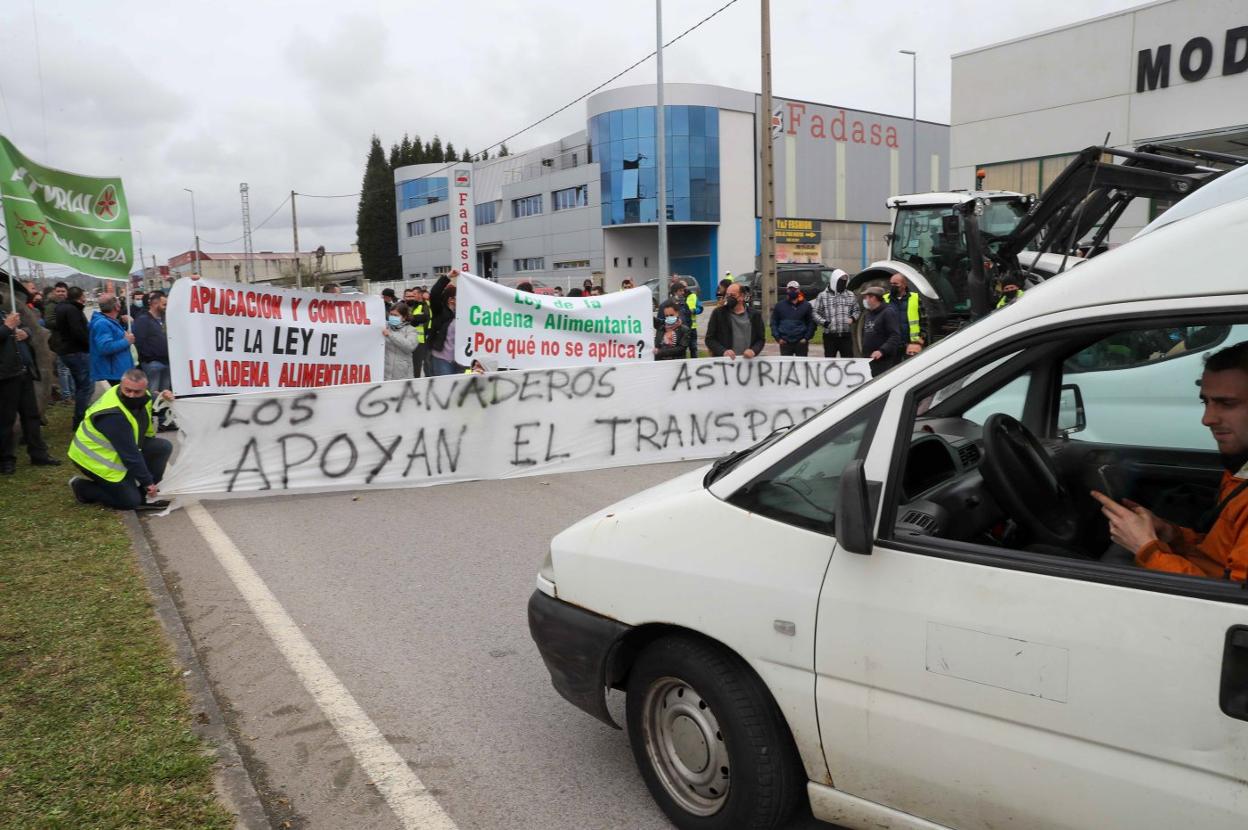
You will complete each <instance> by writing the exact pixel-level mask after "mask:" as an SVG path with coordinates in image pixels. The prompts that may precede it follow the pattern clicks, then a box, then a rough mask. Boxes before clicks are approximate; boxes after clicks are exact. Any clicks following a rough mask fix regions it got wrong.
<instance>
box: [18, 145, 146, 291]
mask: <svg viewBox="0 0 1248 830" xmlns="http://www.w3.org/2000/svg"><path fill="white" fill-rule="evenodd" d="M0 200H2V201H3V202H4V226H5V229H6V231H7V233H8V238H9V242H8V246H9V254H10V255H11V256H15V257H22V258H24V259H29V260H32V261H34V262H51V263H60V264H62V265H68V266H70V267H71V268H76V269H78V270H79V271H81V272H82V273H84V274H90V275H91V276H93V277H100V278H102V279H109V280H124V279H127V277H128V275H129V274H130V268H131V266H132V264H133V262H134V248H133V244H132V242H131V237H130V210H129V207H128V205H127V202H126V193H125V190H123V189H122V186H121V179H118V178H96V177H94V176H80V175H78V174H76V173H66V172H65V171H63V170H55V169H53V168H51V167H43V166H42V165H39V164H35V163H34V162H33V161H31V160H30V159H28V158H26V156H24V155H22V153H21V151H20V150H18V149H17V148H16V147H15V146H13V142H11V141H9V140H8V139H7V138H5V137H4V136H2V135H0Z"/></svg>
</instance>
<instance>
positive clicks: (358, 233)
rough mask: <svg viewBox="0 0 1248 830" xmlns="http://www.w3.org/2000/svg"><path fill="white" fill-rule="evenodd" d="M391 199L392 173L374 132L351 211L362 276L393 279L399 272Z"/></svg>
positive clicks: (397, 244) (397, 243)
mask: <svg viewBox="0 0 1248 830" xmlns="http://www.w3.org/2000/svg"><path fill="white" fill-rule="evenodd" d="M394 200H395V195H394V174H393V172H392V170H391V167H390V165H389V164H388V163H387V162H386V154H385V151H384V150H383V149H382V148H381V139H380V138H378V137H377V136H376V135H374V136H373V139H372V144H371V146H370V147H369V151H368V162H367V164H366V165H365V168H364V181H363V184H361V186H360V206H359V208H358V210H357V211H356V214H355V241H356V244H357V245H359V248H360V260H361V262H362V264H363V268H364V277H365V278H366V279H370V280H397V279H399V277H400V276H401V275H402V271H403V268H402V264H401V261H400V259H399V229H398V226H397V223H396V221H395V216H396V215H397V214H396V212H395V201H394Z"/></svg>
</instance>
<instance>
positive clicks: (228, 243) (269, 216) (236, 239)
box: [200, 196, 290, 246]
mask: <svg viewBox="0 0 1248 830" xmlns="http://www.w3.org/2000/svg"><path fill="white" fill-rule="evenodd" d="M289 201H290V197H289V196H287V197H286V198H285V199H282V203H281V204H280V205H278V206H277V207H275V208H273V212H272V213H270V214H269V215H268V216H266V217H265V218H264V221H263V222H261V223H260V224H259V225H256V226H255V227H254V228H252V231H253V232H254V231H258V230H260V229H261V228H263V227H264V226H265V225H267V224H268V223H269V220H270V219H272V218H273V217H274V216H276V215H277V212H278V211H279V210H281V209H282V208H283V207H285V206H286V203H287V202H289ZM242 238H243V237H241V236H239V237H236V238H234V239H231V240H229V241H228V242H213V241H211V240H209V239H203V240H200V241H201V242H202V243H203V244H204V245H217V246H221V245H233V244H234V243H235V242H239V241H241V240H242Z"/></svg>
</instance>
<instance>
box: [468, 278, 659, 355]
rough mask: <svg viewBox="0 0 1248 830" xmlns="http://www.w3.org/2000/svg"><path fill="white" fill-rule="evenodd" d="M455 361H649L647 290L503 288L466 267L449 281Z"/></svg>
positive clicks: (650, 322)
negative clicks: (592, 292) (577, 293)
mask: <svg viewBox="0 0 1248 830" xmlns="http://www.w3.org/2000/svg"><path fill="white" fill-rule="evenodd" d="M455 291H456V296H455V301H456V307H455V355H456V357H455V360H456V361H457V362H459V363H462V364H463V365H465V366H468V365H470V364H471V363H472V361H473V359H485V360H492V361H497V363H498V366H499V367H500V368H503V369H537V368H548V367H554V366H587V365H603V364H609V363H635V362H640V361H650V360H653V359H654V357H653V352H652V348H653V346H654V314H653V311H652V308H651V304H652V300H651V294H650V289H648V288H633V289H631V290H629V291H616V292H613V293H611V294H606V295H603V296H599V297H556V296H554V295H551V294H530V293H528V292H525V291H518V290H516V289H514V288H506V287H504V286H501V285H498V284H497V283H494V282H490V281H489V280H484V279H481V278H480V277H476V276H473V275H472V274H460V275H459V278H458V280H457V284H456V289H455Z"/></svg>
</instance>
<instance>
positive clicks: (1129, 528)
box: [1092, 490, 1160, 553]
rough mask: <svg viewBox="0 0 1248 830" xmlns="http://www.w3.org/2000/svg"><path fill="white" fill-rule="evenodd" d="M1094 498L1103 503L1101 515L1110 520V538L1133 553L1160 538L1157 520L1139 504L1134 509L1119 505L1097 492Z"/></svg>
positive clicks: (1095, 491) (1094, 493)
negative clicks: (1154, 523)
mask: <svg viewBox="0 0 1248 830" xmlns="http://www.w3.org/2000/svg"><path fill="white" fill-rule="evenodd" d="M1092 498H1094V499H1096V500H1097V501H1098V502H1100V503H1101V513H1103V514H1105V518H1106V519H1108V520H1109V536H1110V538H1111V539H1113V540H1114V541H1115V542H1116V543H1118V544H1119V545H1122V546H1123V547H1124V548H1126V549H1127V550H1129V551H1131V552H1132V553H1139V550H1140V548H1142V547H1144V546H1145V545H1147V544H1148V543H1149V542H1152V541H1154V540H1156V539H1158V538H1160V537H1159V536H1158V534H1157V531H1156V529H1155V528H1154V527H1153V522H1154V520H1155V519H1156V518H1157V517H1156V516H1154V515H1153V514H1152V513H1150V512H1149V511H1147V510H1145V509H1144V508H1143V507H1140V506H1139V505H1138V504H1137V505H1136V506H1135V508H1134V509H1132V508H1130V507H1126V506H1124V505H1121V504H1119V503H1118V502H1116V501H1114V500H1113V499H1111V498H1110V497H1109V496H1107V495H1105V494H1104V493H1101V492H1099V491H1097V490H1093V491H1092Z"/></svg>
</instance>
